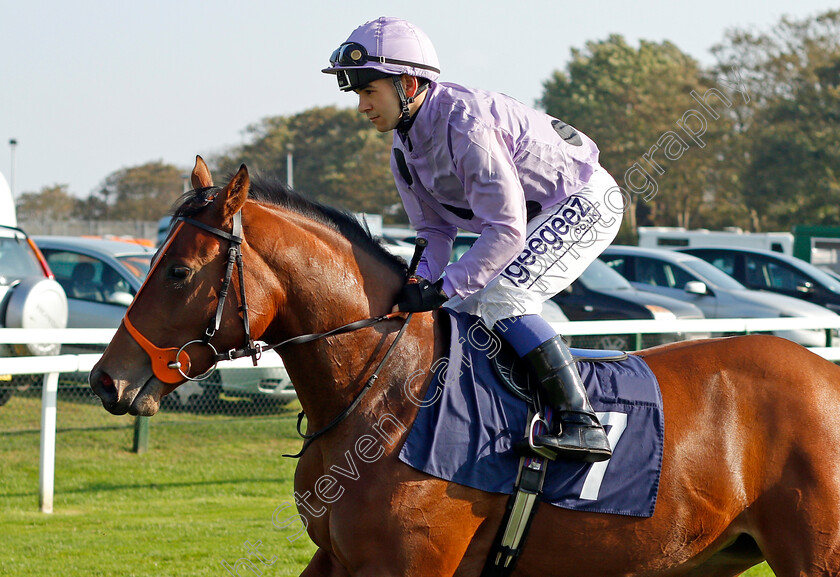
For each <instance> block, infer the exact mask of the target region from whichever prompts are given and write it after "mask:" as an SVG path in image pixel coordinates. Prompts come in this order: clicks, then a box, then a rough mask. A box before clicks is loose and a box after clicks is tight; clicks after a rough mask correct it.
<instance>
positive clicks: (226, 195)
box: [219, 164, 251, 219]
mask: <svg viewBox="0 0 840 577" xmlns="http://www.w3.org/2000/svg"><path fill="white" fill-rule="evenodd" d="M250 189H251V178H250V177H249V176H248V168H247V167H246V166H245V165H244V164H243V165H242V166H240V167H239V170H238V171H237V172H236V174H234V175H233V178H232V179H230V182H229V183H228V185H227V186H226V187H225V189H224V190H223V191H222V194H220V195H219V196H220V197H221V198H223V199H224V201H223V202H224V208H223V209H222V211H223V217H224V218H225V219H228V218H231V217H233V215H234V214H236V213H237V212H239V210H240V209H241V208H242V206H243V205H244V204H245V201H246V200H248V191H249V190H250Z"/></svg>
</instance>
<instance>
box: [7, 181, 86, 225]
mask: <svg viewBox="0 0 840 577" xmlns="http://www.w3.org/2000/svg"><path fill="white" fill-rule="evenodd" d="M78 202H79V201H78V199H76V198H75V197H74V196H73V195H71V194H70V193H69V192H68V187H67V185H66V184H55V185H53V186H45V187H43V188H42V189H41V190H40V191H39V192H24V193H23V194H21V195H20V196H19V197H18V199H17V202H16V203H15V204H16V207H17V215H18V218H19V219H20V220H39V221H49V220H67V219H69V218H70V217H72V216H73V215H74V213H75V210H76V205H77V204H78Z"/></svg>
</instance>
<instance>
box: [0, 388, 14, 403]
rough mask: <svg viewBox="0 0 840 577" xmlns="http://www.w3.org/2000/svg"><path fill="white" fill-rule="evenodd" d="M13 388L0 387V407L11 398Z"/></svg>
mask: <svg viewBox="0 0 840 577" xmlns="http://www.w3.org/2000/svg"><path fill="white" fill-rule="evenodd" d="M13 393H14V390H13V389H0V407H2V406H3V405H5V404H6V403H7V402H8V400H9V399H11V398H12V394H13Z"/></svg>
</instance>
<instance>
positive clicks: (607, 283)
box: [579, 259, 633, 291]
mask: <svg viewBox="0 0 840 577" xmlns="http://www.w3.org/2000/svg"><path fill="white" fill-rule="evenodd" d="M579 280H580V282H582V283H583V285H584V286H585V287H586V288H588V289H589V290H594V291H610V290H631V289H632V288H633V286H632V285H631V284H630V282H629V281H628V280H627V279H625V278H624V277H623V276H621V275H620V274H619V273H617V272H616V271H615V270H613V269H612V268H611V267H610V265H608V264H607V263H605V262H604V261H602V260H598V259H596V260H594V261H593V262H592V264H590V265H589V266H588V267H586V270H585V271H583V274H582V275H580V279H579Z"/></svg>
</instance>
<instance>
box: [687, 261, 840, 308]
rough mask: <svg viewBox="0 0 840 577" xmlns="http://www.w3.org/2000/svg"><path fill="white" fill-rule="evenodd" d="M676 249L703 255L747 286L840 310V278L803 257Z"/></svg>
mask: <svg viewBox="0 0 840 577" xmlns="http://www.w3.org/2000/svg"><path fill="white" fill-rule="evenodd" d="M676 250H678V251H679V252H685V253H687V254H692V255H694V256H697V257H700V258H702V259H703V260H705V261H706V262H709V263H711V264H713V265H714V266H716V267H717V268H719V269H720V270H722V271H723V272H725V273H726V274H728V275H729V276H731V277H732V278H734V279H735V280H737V281H738V282H740V283H741V284H743V285H744V286H746V287H747V288H750V289H753V290H765V291H770V292H775V293H779V294H783V295H787V296H790V297H795V298H798V299H802V300H806V301H808V302H812V303H814V304H818V305H821V306H824V307H826V308H829V309H831V310H833V311H834V312H840V280H838V279H837V278H835V277H832V276H831V275H829V274H828V273H826V272H825V271H823V270H821V269H819V268H817V267H815V266H814V265H812V264H811V263H808V262H805V261H804V260H802V259H799V258H796V257H794V256H789V255H786V254H780V253H778V252H773V251H769V250H759V249H747V248H716V247H715V248H712V247H709V248H703V247H697V248H694V247H692V248H679V249H676Z"/></svg>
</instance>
